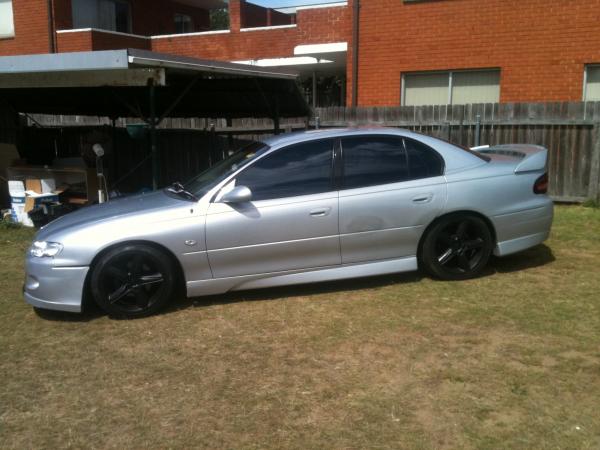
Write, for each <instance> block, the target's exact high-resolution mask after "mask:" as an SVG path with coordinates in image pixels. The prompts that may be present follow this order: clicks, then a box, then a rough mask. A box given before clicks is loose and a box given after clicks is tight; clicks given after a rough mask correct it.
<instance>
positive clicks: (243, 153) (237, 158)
mask: <svg viewBox="0 0 600 450" xmlns="http://www.w3.org/2000/svg"><path fill="white" fill-rule="evenodd" d="M268 149H269V146H268V145H266V144H263V143H262V142H253V143H252V144H250V145H247V146H246V147H242V148H241V149H240V150H238V151H237V152H235V153H234V154H233V155H230V156H229V157H227V158H225V159H224V160H222V161H219V162H218V163H217V164H215V165H214V166H212V167H211V168H210V169H207V170H205V171H204V172H202V173H201V174H200V175H197V176H195V177H194V178H192V179H191V180H190V181H188V182H187V183H186V184H185V189H186V190H188V191H189V192H191V193H193V194H194V195H196V196H197V197H198V198H200V197H202V196H203V195H205V194H206V193H207V192H208V191H210V190H211V189H212V188H213V187H214V186H216V185H217V184H218V183H219V182H221V181H222V180H224V179H225V178H227V176H228V175H229V174H231V173H232V172H235V171H236V170H238V169H239V168H240V167H244V166H245V165H246V164H248V163H249V162H250V161H252V160H253V159H254V158H255V157H256V156H258V155H259V154H261V153H264V152H265V151H267V150H268Z"/></svg>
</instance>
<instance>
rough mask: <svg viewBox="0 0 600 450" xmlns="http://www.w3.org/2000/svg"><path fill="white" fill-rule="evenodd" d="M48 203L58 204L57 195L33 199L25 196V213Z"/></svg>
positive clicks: (42, 195) (37, 196)
mask: <svg viewBox="0 0 600 450" xmlns="http://www.w3.org/2000/svg"><path fill="white" fill-rule="evenodd" d="M48 203H58V195H57V194H41V195H36V196H34V197H32V196H29V195H28V196H27V197H26V198H25V212H26V213H28V212H29V211H31V210H33V209H35V208H37V207H38V206H42V205H45V204H48Z"/></svg>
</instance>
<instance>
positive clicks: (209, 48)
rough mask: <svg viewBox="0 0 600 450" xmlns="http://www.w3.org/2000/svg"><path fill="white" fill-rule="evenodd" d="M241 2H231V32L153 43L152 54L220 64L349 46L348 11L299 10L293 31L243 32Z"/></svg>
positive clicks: (286, 29) (336, 9)
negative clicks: (302, 48)
mask: <svg viewBox="0 0 600 450" xmlns="http://www.w3.org/2000/svg"><path fill="white" fill-rule="evenodd" d="M239 11H240V0H231V1H230V12H231V32H230V33H225V34H213V35H197V36H182V37H176V36H175V37H169V38H160V39H152V50H154V51H157V52H163V53H175V54H179V55H185V56H195V57H199V58H206V59H217V60H226V61H231V60H244V59H257V58H280V57H290V56H293V54H294V47H295V46H297V45H300V44H323V43H331V42H349V41H350V38H351V33H352V32H351V20H350V12H351V11H350V9H349V8H348V7H335V8H318V9H306V10H299V11H298V15H297V24H296V26H295V27H292V28H282V29H270V30H253V31H244V32H240V31H239V30H240V27H241V23H240V16H239Z"/></svg>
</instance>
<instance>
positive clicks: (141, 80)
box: [0, 69, 166, 89]
mask: <svg viewBox="0 0 600 450" xmlns="http://www.w3.org/2000/svg"><path fill="white" fill-rule="evenodd" d="M150 81H151V82H152V83H153V84H155V85H157V86H164V85H165V84H166V83H165V71H164V69H112V70H91V71H75V72H30V73H0V86H2V88H3V89H22V88H39V87H40V86H43V87H44V88H77V87H97V86H113V87H131V86H137V87H143V86H147V85H148V83H149V82H150Z"/></svg>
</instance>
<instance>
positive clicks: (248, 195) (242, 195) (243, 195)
mask: <svg viewBox="0 0 600 450" xmlns="http://www.w3.org/2000/svg"><path fill="white" fill-rule="evenodd" d="M250 200H252V191H251V190H250V188H248V187H246V186H236V187H234V188H233V189H232V190H230V191H229V192H227V193H226V194H223V197H221V203H247V202H249V201H250Z"/></svg>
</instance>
